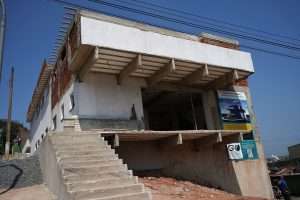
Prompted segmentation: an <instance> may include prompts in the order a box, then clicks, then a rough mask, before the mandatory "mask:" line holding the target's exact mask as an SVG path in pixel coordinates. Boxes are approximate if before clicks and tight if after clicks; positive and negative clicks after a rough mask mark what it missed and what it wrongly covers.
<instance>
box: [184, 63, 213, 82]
mask: <svg viewBox="0 0 300 200" xmlns="http://www.w3.org/2000/svg"><path fill="white" fill-rule="evenodd" d="M208 75H209V71H208V66H207V64H205V65H204V66H202V68H201V69H199V70H196V71H195V72H193V73H191V74H190V75H188V76H187V77H185V78H184V79H183V81H182V82H183V83H184V84H188V85H191V84H194V83H196V82H199V81H200V80H203V79H204V78H207V77H208Z"/></svg>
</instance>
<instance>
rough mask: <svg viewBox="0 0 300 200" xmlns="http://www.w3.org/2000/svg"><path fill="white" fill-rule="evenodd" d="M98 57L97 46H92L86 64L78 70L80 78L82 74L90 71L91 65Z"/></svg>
mask: <svg viewBox="0 0 300 200" xmlns="http://www.w3.org/2000/svg"><path fill="white" fill-rule="evenodd" d="M98 57H99V49H98V47H94V48H93V50H92V51H91V53H90V55H89V57H88V59H87V61H86V64H85V65H84V67H83V68H82V69H81V70H80V72H79V79H80V80H83V78H84V76H85V75H86V74H87V73H88V72H89V71H90V69H91V67H92V66H93V65H94V64H95V63H96V61H97V59H98Z"/></svg>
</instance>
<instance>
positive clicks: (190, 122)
mask: <svg viewBox="0 0 300 200" xmlns="http://www.w3.org/2000/svg"><path fill="white" fill-rule="evenodd" d="M142 98H143V109H144V122H145V128H146V129H148V130H155V131H172V130H197V129H198V130H199V129H206V123H205V116H204V109H203V102H202V96H201V93H191V92H182V91H176V92H175V91H164V90H147V89H143V90H142Z"/></svg>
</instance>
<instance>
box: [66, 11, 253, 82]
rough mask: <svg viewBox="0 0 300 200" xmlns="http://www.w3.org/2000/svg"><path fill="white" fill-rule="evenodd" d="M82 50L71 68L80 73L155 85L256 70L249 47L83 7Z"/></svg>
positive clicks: (242, 76) (214, 78) (229, 78)
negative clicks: (142, 80) (238, 47)
mask: <svg viewBox="0 0 300 200" xmlns="http://www.w3.org/2000/svg"><path fill="white" fill-rule="evenodd" d="M84 51H85V52H84ZM78 52H79V53H77V54H76V55H77V58H76V56H75V58H73V61H75V62H73V64H71V66H70V69H71V70H72V71H77V72H78V71H79V72H80V73H81V74H80V76H81V77H82V76H84V75H85V73H87V72H95V73H96V72H98V73H106V74H114V75H116V76H117V77H118V80H119V82H122V80H123V79H124V78H126V77H140V78H145V79H146V80H147V82H148V83H149V84H150V85H152V84H154V83H158V82H172V83H180V84H184V85H202V86H207V87H212V86H214V85H216V84H223V83H229V82H232V81H236V80H239V79H245V78H247V77H248V76H249V75H251V74H252V73H254V67H253V63H252V58H251V55H250V53H248V52H243V51H239V50H235V49H228V48H223V47H219V46H214V45H210V44H205V43H201V42H200V41H199V37H198V36H195V35H189V34H184V33H180V32H175V31H171V30H166V29H162V28H158V27H153V26H149V25H145V24H141V23H136V22H132V21H128V20H123V19H119V18H115V17H110V16H106V15H101V14H98V13H92V12H86V11H81V12H80V46H79V49H78ZM83 55H85V56H83ZM78 59H81V61H78ZM74 63H75V64H74ZM78 63H81V64H78ZM78 66H84V68H85V69H78Z"/></svg>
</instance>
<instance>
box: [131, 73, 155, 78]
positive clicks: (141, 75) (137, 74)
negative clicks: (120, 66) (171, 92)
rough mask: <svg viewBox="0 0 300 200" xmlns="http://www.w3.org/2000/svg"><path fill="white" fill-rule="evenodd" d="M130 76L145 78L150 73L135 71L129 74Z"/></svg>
mask: <svg viewBox="0 0 300 200" xmlns="http://www.w3.org/2000/svg"><path fill="white" fill-rule="evenodd" d="M131 76H137V77H144V78H147V77H150V76H151V74H143V73H137V72H134V73H132V74H131Z"/></svg>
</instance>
